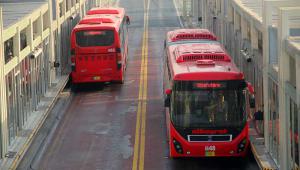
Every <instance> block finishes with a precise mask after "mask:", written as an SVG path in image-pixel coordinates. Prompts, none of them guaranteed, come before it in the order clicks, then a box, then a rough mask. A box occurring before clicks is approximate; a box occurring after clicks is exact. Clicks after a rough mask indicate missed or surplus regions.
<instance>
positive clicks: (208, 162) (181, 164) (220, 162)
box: [171, 153, 259, 170]
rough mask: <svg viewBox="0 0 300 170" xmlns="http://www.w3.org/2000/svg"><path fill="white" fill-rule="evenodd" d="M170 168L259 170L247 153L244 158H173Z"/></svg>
mask: <svg viewBox="0 0 300 170" xmlns="http://www.w3.org/2000/svg"><path fill="white" fill-rule="evenodd" d="M171 167H172V169H173V170H182V169H185V170H196V169H197V170H198V169H209V170H218V169H222V170H223V169H226V170H243V169H244V170H259V167H258V165H257V163H256V161H255V159H254V157H253V154H252V153H249V154H248V155H247V156H246V157H245V158H238V157H236V158H235V157H221V158H208V157H207V158H175V159H171Z"/></svg>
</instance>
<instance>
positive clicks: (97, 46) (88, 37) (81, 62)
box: [75, 30, 117, 76]
mask: <svg viewBox="0 0 300 170" xmlns="http://www.w3.org/2000/svg"><path fill="white" fill-rule="evenodd" d="M114 39H115V31H113V30H84V31H78V32H76V43H77V46H79V48H76V51H75V53H76V59H75V60H76V72H78V73H79V74H81V75H99V76H100V75H103V74H104V75H109V74H112V73H113V72H114V71H115V70H116V65H117V64H116V53H115V52H116V48H115V45H114V41H115V40H114Z"/></svg>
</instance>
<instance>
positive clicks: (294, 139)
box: [290, 99, 299, 169]
mask: <svg viewBox="0 0 300 170" xmlns="http://www.w3.org/2000/svg"><path fill="white" fill-rule="evenodd" d="M298 135H299V134H298V114H297V105H296V103H295V102H294V101H293V100H292V99H290V139H291V140H290V146H291V158H292V160H291V168H292V169H297V168H298V167H299V142H298Z"/></svg>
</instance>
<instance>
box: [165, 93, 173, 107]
mask: <svg viewBox="0 0 300 170" xmlns="http://www.w3.org/2000/svg"><path fill="white" fill-rule="evenodd" d="M171 93H172V90H171V89H167V90H166V91H165V94H166V98H165V107H170V105H171V101H170V100H171V97H170V96H171Z"/></svg>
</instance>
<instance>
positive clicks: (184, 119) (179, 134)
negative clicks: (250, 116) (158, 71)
mask: <svg viewBox="0 0 300 170" xmlns="http://www.w3.org/2000/svg"><path fill="white" fill-rule="evenodd" d="M166 51H167V52H166V54H167V56H166V57H164V58H165V60H166V61H165V62H164V63H165V67H164V90H165V107H166V123H167V132H168V139H169V150H170V153H169V154H170V157H209V156H217V157H226V156H245V155H246V152H247V148H248V146H249V137H248V123H247V113H246V112H247V111H246V110H247V109H246V103H248V102H246V98H247V97H249V99H250V100H249V103H250V107H254V106H255V101H254V98H253V91H254V90H253V87H252V86H251V84H250V83H247V82H246V81H245V80H244V75H243V73H241V72H240V71H239V70H238V69H237V67H236V66H235V64H234V63H233V62H232V61H231V58H230V56H229V55H228V54H227V53H226V52H225V50H224V49H223V47H222V46H221V45H220V44H218V43H213V42H211V43H210V42H207V43H188V44H174V45H171V46H168V47H167V49H166Z"/></svg>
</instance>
